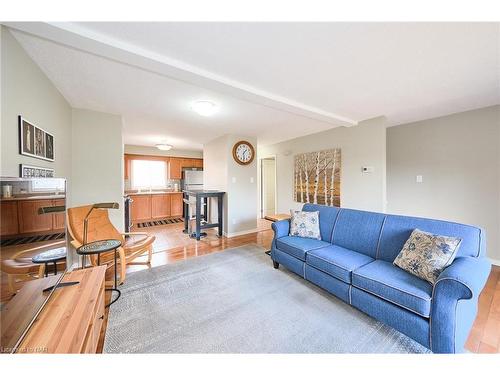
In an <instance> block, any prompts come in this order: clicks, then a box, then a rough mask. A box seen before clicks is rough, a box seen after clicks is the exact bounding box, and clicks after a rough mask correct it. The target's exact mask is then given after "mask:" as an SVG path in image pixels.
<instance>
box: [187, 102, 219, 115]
mask: <svg viewBox="0 0 500 375" xmlns="http://www.w3.org/2000/svg"><path fill="white" fill-rule="evenodd" d="M191 108H192V110H193V111H195V112H196V113H197V114H199V115H200V116H206V117H208V116H212V115H213V114H214V113H216V112H217V110H218V108H217V105H216V104H215V103H212V102H209V101H208V100H198V101H196V102H194V103H193V104H192V106H191Z"/></svg>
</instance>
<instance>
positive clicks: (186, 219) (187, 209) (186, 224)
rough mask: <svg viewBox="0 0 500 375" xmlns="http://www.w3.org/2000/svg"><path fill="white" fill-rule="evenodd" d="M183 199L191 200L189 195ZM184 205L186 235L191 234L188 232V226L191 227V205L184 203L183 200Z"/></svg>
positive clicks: (185, 195)
mask: <svg viewBox="0 0 500 375" xmlns="http://www.w3.org/2000/svg"><path fill="white" fill-rule="evenodd" d="M183 197H184V198H185V199H189V196H188V195H187V194H184V195H183ZM182 205H183V207H184V233H189V232H188V225H189V205H188V204H187V203H186V202H184V199H183V200H182Z"/></svg>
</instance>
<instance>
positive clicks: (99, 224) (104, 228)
mask: <svg viewBox="0 0 500 375" xmlns="http://www.w3.org/2000/svg"><path fill="white" fill-rule="evenodd" d="M91 208H92V205H88V206H81V207H73V208H68V231H69V233H70V235H71V237H73V239H75V240H76V241H78V242H79V243H81V244H82V243H83V222H84V220H85V216H87V214H88V213H89V211H90V209H91ZM108 239H114V240H118V241H121V242H122V243H123V237H122V235H121V234H120V232H118V231H117V230H116V228H115V227H114V226H113V224H112V223H111V221H110V220H109V216H108V210H106V209H101V208H96V209H94V210H93V211H92V213H91V214H90V216H89V220H88V228H87V242H92V241H98V240H108Z"/></svg>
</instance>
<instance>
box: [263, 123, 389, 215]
mask: <svg viewBox="0 0 500 375" xmlns="http://www.w3.org/2000/svg"><path fill="white" fill-rule="evenodd" d="M335 147H339V148H340V149H341V152H342V167H341V187H340V189H341V197H340V198H341V206H342V207H348V208H357V209H363V210H370V211H379V212H383V211H384V210H385V200H386V187H385V178H386V155H385V147H386V121H385V118H383V117H380V118H375V119H372V120H368V121H363V122H361V123H360V124H359V125H357V126H353V127H349V128H345V127H340V128H335V129H331V130H327V131H324V132H320V133H316V134H312V135H308V136H305V137H300V138H295V139H292V140H289V141H286V142H281V143H277V144H275V145H272V146H262V147H259V157H260V158H264V157H267V156H272V155H276V170H277V174H276V176H277V198H278V199H277V200H278V207H277V212H278V213H288V212H289V210H290V209H299V208H300V207H302V203H297V202H294V201H293V183H294V181H293V173H294V164H293V163H294V155H296V154H300V153H303V152H311V151H319V150H325V149H329V148H335ZM362 166H372V167H374V171H373V173H371V174H363V173H361V167H362Z"/></svg>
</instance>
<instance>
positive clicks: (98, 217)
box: [67, 205, 155, 284]
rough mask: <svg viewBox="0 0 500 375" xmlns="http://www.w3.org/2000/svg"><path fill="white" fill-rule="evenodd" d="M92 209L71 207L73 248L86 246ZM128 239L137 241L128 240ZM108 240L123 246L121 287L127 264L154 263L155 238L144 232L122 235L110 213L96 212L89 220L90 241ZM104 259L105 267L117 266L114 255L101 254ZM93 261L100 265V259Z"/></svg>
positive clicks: (101, 210) (93, 259)
mask: <svg viewBox="0 0 500 375" xmlns="http://www.w3.org/2000/svg"><path fill="white" fill-rule="evenodd" d="M91 209H92V205H89V206H81V207H73V208H68V220H67V223H68V232H69V235H70V236H71V245H72V246H74V247H75V248H78V247H80V246H81V245H82V244H83V223H84V220H85V216H87V214H88V213H89V211H90V210H91ZM125 236H130V238H134V239H133V240H129V241H126V239H125ZM135 238H137V239H135ZM106 239H115V240H118V241H120V242H121V243H122V246H120V247H119V248H118V255H119V259H118V262H119V264H118V265H117V267H120V268H119V272H120V284H122V283H123V282H124V281H125V278H126V274H125V269H126V266H127V264H143V265H144V264H146V265H150V264H151V257H152V255H153V242H154V241H155V237H154V236H151V235H149V234H148V233H144V232H130V233H120V232H118V230H117V229H116V228H115V227H114V226H113V224H112V223H111V221H110V220H109V216H108V210H106V209H101V208H99V209H94V210H93V211H92V213H91V214H90V216H89V220H88V230H87V242H92V241H98V240H106ZM146 252H147V255H148V258H147V261H146V262H134V259H135V258H137V257H139V256H142V255H144V254H145V253H146ZM100 260H101V265H104V264H105V265H107V266H108V268H109V267H112V266H113V265H114V254H113V252H109V253H106V254H101V257H100ZM90 262H91V264H92V265H93V266H96V265H97V256H90Z"/></svg>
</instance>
